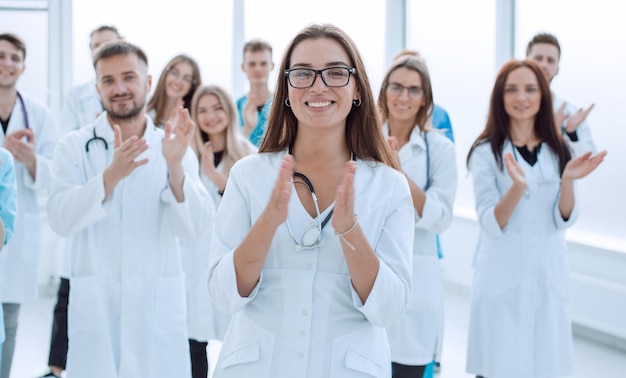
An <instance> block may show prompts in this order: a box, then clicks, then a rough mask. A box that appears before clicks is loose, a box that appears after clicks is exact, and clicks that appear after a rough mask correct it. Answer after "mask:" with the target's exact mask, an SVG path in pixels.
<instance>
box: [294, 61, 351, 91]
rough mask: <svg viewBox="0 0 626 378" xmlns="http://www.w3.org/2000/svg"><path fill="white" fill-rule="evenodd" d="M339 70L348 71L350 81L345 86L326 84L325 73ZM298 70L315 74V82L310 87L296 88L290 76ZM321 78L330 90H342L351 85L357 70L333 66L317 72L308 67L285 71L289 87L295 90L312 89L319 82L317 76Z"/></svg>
mask: <svg viewBox="0 0 626 378" xmlns="http://www.w3.org/2000/svg"><path fill="white" fill-rule="evenodd" d="M337 68H341V69H345V70H346V71H348V80H346V83H345V84H344V85H329V84H328V83H327V82H326V79H324V74H323V73H324V72H326V71H328V70H332V69H337ZM298 70H303V71H310V72H314V73H315V76H314V77H313V81H312V82H311V85H308V86H306V87H296V86H295V85H293V84H292V83H291V78H290V77H289V74H290V73H291V72H293V71H298ZM318 75H319V76H320V77H321V78H322V82H323V83H324V85H326V86H327V87H328V88H342V87H345V86H347V85H348V84H350V77H351V76H352V75H356V68H354V67H343V66H333V67H326V68H322V69H321V70H315V69H313V68H306V67H294V68H288V69H286V70H285V76H286V77H287V82H288V83H289V85H290V86H291V87H292V88H295V89H306V88H311V87H312V86H313V85H315V80H317V76H318Z"/></svg>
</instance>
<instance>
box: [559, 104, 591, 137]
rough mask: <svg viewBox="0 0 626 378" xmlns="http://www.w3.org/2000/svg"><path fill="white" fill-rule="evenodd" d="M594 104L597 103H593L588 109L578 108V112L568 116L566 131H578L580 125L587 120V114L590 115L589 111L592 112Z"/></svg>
mask: <svg viewBox="0 0 626 378" xmlns="http://www.w3.org/2000/svg"><path fill="white" fill-rule="evenodd" d="M594 106H595V104H591V105H589V107H588V108H587V109H583V108H580V109H578V111H576V113H574V114H570V115H568V116H566V120H567V125H566V126H565V131H567V132H568V133H573V132H574V131H576V130H577V129H578V126H580V125H581V124H582V123H583V122H585V120H586V119H587V116H588V115H589V113H591V110H592V109H593V107H594Z"/></svg>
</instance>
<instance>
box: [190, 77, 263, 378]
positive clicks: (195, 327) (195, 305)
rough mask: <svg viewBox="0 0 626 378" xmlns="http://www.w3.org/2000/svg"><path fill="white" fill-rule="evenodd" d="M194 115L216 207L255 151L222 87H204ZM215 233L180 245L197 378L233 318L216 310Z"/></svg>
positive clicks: (197, 145)
mask: <svg viewBox="0 0 626 378" xmlns="http://www.w3.org/2000/svg"><path fill="white" fill-rule="evenodd" d="M191 115H192V118H193V120H194V122H195V124H196V135H195V139H194V140H193V142H192V147H193V149H194V151H195V152H196V155H197V157H198V161H199V162H200V177H201V180H202V183H203V184H204V186H205V187H206V189H207V191H208V192H209V194H210V195H211V197H212V198H213V200H214V201H215V206H216V207H217V206H218V205H219V203H220V200H221V198H222V194H223V193H224V189H225V187H226V179H227V178H228V173H229V172H230V168H231V167H232V166H233V164H234V163H235V162H236V161H237V160H239V159H241V158H242V157H244V156H246V155H250V154H252V153H255V152H256V147H254V146H253V145H252V144H251V143H250V142H248V140H247V139H246V138H245V137H243V136H242V135H241V133H240V132H239V125H238V123H237V110H236V107H235V104H234V102H233V100H232V97H231V96H230V94H228V92H226V91H225V90H224V89H223V88H221V87H218V86H214V85H210V86H202V87H199V88H198V89H197V90H196V92H195V94H194V96H193V99H192V101H191ZM210 243H211V231H210V228H207V230H206V231H205V232H204V234H203V236H202V237H201V238H200V239H199V240H195V241H187V240H181V246H182V247H183V248H185V249H186V251H185V252H186V253H183V258H182V260H183V269H184V270H185V273H186V287H187V325H188V332H189V347H190V351H191V368H192V377H193V378H198V377H201V378H206V377H207V372H208V367H209V366H208V360H207V355H206V347H207V344H208V340H210V339H214V340H221V339H222V338H223V336H224V332H225V331H226V327H227V326H228V320H229V317H228V316H227V315H226V314H224V313H222V312H220V311H219V310H217V309H215V308H214V307H213V306H212V305H211V302H210V299H209V293H208V291H207V286H206V277H207V271H208V267H209V245H210Z"/></svg>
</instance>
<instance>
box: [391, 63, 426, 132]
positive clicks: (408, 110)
mask: <svg viewBox="0 0 626 378" xmlns="http://www.w3.org/2000/svg"><path fill="white" fill-rule="evenodd" d="M398 92H399V93H398ZM386 97H387V109H388V111H389V120H390V122H394V121H397V122H407V121H411V122H412V121H414V120H415V117H416V116H417V112H418V111H419V110H420V108H421V107H422V105H424V91H423V85H422V77H421V76H420V74H419V73H418V72H417V71H415V70H411V69H408V68H405V67H400V68H398V69H396V70H394V71H393V72H392V73H391V75H389V83H388V85H387V89H386Z"/></svg>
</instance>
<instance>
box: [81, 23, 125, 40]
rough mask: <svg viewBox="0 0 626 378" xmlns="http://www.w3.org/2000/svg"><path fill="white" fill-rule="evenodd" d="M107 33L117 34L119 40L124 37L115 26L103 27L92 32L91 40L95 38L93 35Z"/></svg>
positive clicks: (90, 34)
mask: <svg viewBox="0 0 626 378" xmlns="http://www.w3.org/2000/svg"><path fill="white" fill-rule="evenodd" d="M105 31H110V32H113V33H115V34H117V37H118V38H122V36H121V35H120V32H119V31H118V30H117V28H116V27H115V26H113V25H101V26H98V27H97V28H95V29H94V30H92V31H91V33H89V38H91V37H93V35H94V34H96V33H102V32H105Z"/></svg>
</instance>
